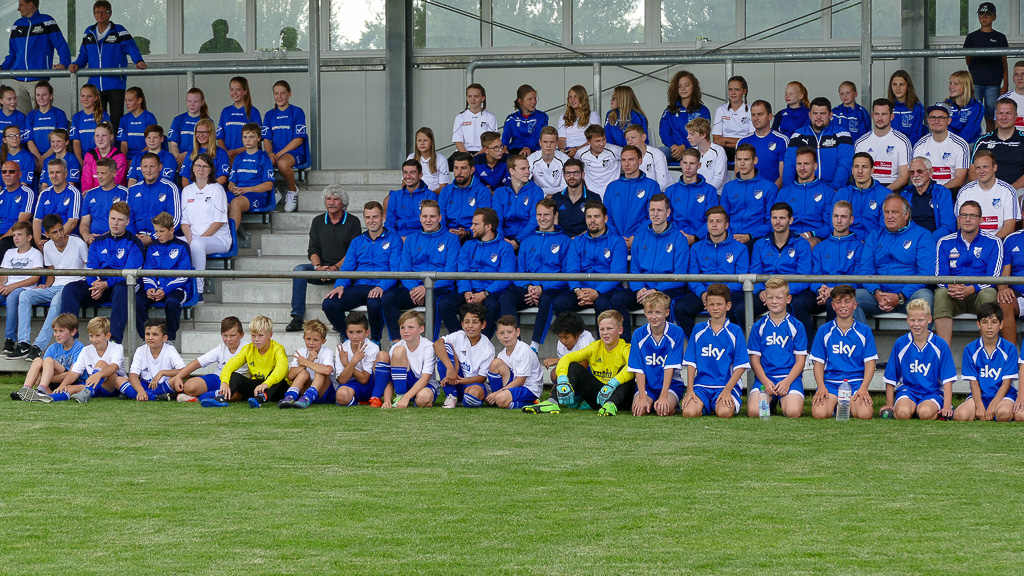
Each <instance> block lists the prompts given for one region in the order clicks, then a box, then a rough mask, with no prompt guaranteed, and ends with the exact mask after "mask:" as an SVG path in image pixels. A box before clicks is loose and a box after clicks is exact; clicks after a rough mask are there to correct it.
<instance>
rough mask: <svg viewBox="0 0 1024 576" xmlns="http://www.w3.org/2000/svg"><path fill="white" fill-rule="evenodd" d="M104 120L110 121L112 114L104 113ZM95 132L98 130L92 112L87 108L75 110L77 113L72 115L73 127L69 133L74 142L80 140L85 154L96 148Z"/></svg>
mask: <svg viewBox="0 0 1024 576" xmlns="http://www.w3.org/2000/svg"><path fill="white" fill-rule="evenodd" d="M98 105H99V104H97V106H98ZM103 122H110V115H109V114H107V113H106V112H104V113H103ZM94 132H96V118H95V117H93V115H92V114H88V113H86V112H85V110H79V111H78V112H75V115H74V116H72V117H71V128H70V130H68V133H69V134H70V136H71V141H72V142H74V141H75V140H78V143H79V145H80V146H81V147H82V154H83V155H84V154H85V153H86V152H88V151H90V150H92V149H94V148H96V141H95V140H93V133H94Z"/></svg>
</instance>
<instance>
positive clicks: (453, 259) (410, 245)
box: [398, 227, 462, 290]
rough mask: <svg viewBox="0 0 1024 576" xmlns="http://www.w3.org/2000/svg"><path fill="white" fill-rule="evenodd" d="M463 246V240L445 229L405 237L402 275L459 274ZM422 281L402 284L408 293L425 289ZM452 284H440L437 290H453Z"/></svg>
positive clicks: (399, 268) (421, 231) (420, 232)
mask: <svg viewBox="0 0 1024 576" xmlns="http://www.w3.org/2000/svg"><path fill="white" fill-rule="evenodd" d="M460 250H462V243H461V242H459V237H458V236H456V235H455V234H452V233H451V232H449V231H448V229H446V228H444V227H441V228H438V229H437V230H436V231H434V232H424V231H423V230H422V229H421V230H419V231H417V232H412V233H410V234H409V235H408V236H406V237H405V242H404V243H403V245H402V258H401V259H400V261H399V264H398V271H399V272H458V270H459V251H460ZM422 284H423V282H422V281H421V280H402V286H403V287H405V289H406V290H412V289H413V288H416V287H417V286H421V285H422ZM453 285H454V282H453V281H451V280H437V281H436V282H434V288H438V289H440V288H450V287H452V286H453Z"/></svg>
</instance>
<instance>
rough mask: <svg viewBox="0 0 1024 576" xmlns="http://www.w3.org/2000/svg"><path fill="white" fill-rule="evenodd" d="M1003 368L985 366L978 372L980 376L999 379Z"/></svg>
mask: <svg viewBox="0 0 1024 576" xmlns="http://www.w3.org/2000/svg"><path fill="white" fill-rule="evenodd" d="M1002 371H1003V370H1002V368H993V367H992V366H985V367H984V368H982V369H981V372H979V373H978V376H980V377H982V378H985V379H988V380H999V374H1000V373H1001V372H1002Z"/></svg>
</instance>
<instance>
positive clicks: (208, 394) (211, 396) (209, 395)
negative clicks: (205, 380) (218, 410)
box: [197, 392, 217, 402]
mask: <svg viewBox="0 0 1024 576" xmlns="http://www.w3.org/2000/svg"><path fill="white" fill-rule="evenodd" d="M216 397H217V393H216V392H206V393H205V394H200V395H199V397H198V398H197V400H199V401H200V402H202V401H203V400H206V399H207V398H209V399H211V400H213V399H214V398H216Z"/></svg>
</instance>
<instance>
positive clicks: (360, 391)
mask: <svg viewBox="0 0 1024 576" xmlns="http://www.w3.org/2000/svg"><path fill="white" fill-rule="evenodd" d="M338 387H339V388H342V387H344V388H351V389H352V391H353V392H354V397H355V400H356V402H357V403H360V404H365V403H366V402H369V401H370V396H373V377H372V376H371V377H370V379H369V380H367V381H366V384H360V383H359V381H358V380H356V379H355V378H353V379H351V380H349V381H348V382H346V383H344V384H340V385H339V386H338ZM335 395H337V392H335Z"/></svg>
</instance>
